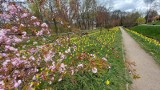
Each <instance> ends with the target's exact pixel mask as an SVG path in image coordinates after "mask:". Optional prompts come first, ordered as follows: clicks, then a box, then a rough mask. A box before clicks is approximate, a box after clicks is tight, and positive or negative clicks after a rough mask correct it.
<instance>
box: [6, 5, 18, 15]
mask: <svg viewBox="0 0 160 90" xmlns="http://www.w3.org/2000/svg"><path fill="white" fill-rule="evenodd" d="M8 10H9V13H10V14H15V13H16V12H17V8H16V7H15V5H9V6H8Z"/></svg>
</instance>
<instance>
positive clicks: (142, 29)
mask: <svg viewBox="0 0 160 90" xmlns="http://www.w3.org/2000/svg"><path fill="white" fill-rule="evenodd" d="M130 29H131V30H134V31H136V32H138V33H140V34H143V35H144V36H147V37H150V38H153V39H156V40H158V41H160V26H145V25H144V26H143V25H140V26H135V27H132V28H130Z"/></svg>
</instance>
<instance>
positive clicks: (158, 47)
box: [126, 29, 160, 63]
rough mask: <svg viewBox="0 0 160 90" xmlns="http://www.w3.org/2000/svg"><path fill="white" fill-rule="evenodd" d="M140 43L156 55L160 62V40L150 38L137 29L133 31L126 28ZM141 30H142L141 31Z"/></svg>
mask: <svg viewBox="0 0 160 90" xmlns="http://www.w3.org/2000/svg"><path fill="white" fill-rule="evenodd" d="M126 30H127V31H128V32H129V33H130V34H131V35H132V36H133V37H134V38H135V39H136V40H137V41H138V42H139V43H140V45H141V46H142V47H143V48H144V49H145V50H147V51H149V52H150V54H152V56H154V58H155V60H156V61H157V62H158V63H160V56H159V52H160V42H159V41H157V40H155V39H152V38H149V37H147V36H144V35H142V34H140V33H138V32H136V31H132V30H129V29H126ZM139 32H140V31H139Z"/></svg>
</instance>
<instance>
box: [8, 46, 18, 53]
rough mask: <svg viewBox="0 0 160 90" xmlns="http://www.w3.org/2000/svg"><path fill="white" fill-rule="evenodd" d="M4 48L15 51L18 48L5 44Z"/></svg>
mask: <svg viewBox="0 0 160 90" xmlns="http://www.w3.org/2000/svg"><path fill="white" fill-rule="evenodd" d="M5 49H6V50H10V51H15V52H16V51H18V49H16V48H14V47H11V46H5Z"/></svg>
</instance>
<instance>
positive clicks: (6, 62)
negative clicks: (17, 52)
mask: <svg viewBox="0 0 160 90" xmlns="http://www.w3.org/2000/svg"><path fill="white" fill-rule="evenodd" d="M10 61H11V60H5V61H4V62H3V64H2V65H3V66H4V67H5V66H6V65H7V64H8V63H9V62H10Z"/></svg>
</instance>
